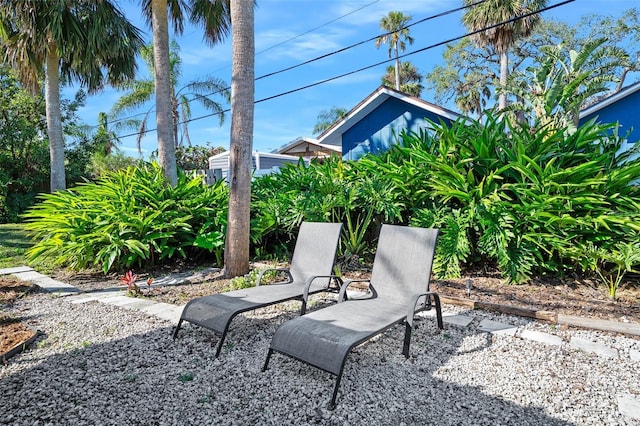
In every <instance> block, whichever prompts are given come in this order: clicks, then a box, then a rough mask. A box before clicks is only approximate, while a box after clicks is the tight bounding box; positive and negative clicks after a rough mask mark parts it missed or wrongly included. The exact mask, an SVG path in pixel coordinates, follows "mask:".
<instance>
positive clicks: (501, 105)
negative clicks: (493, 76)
mask: <svg viewBox="0 0 640 426" xmlns="http://www.w3.org/2000/svg"><path fill="white" fill-rule="evenodd" d="M508 77H509V53H508V52H507V51H506V50H505V51H504V52H501V53H500V87H501V88H502V89H504V88H505V87H507V78H508ZM506 107H507V94H506V92H505V91H504V90H502V91H501V92H500V95H499V97H498V109H500V110H503V109H505V108H506Z"/></svg>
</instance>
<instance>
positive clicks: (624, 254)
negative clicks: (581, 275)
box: [566, 241, 640, 299]
mask: <svg viewBox="0 0 640 426" xmlns="http://www.w3.org/2000/svg"><path fill="white" fill-rule="evenodd" d="M566 253H567V254H569V255H570V256H571V257H572V258H575V259H580V265H581V267H582V269H583V270H584V271H585V272H594V273H595V275H596V278H597V279H598V281H599V282H600V283H601V284H602V285H604V287H605V288H606V289H607V294H608V295H609V297H610V298H611V299H615V298H616V292H617V291H618V288H619V287H620V284H622V281H623V279H624V277H625V276H626V274H627V273H629V272H638V270H637V269H636V268H637V267H638V266H640V244H639V243H638V242H619V241H614V242H611V243H609V244H606V246H605V247H602V246H600V247H598V246H596V245H595V244H594V243H593V242H591V241H588V242H586V243H583V244H579V245H577V246H575V247H571V248H568V249H567V251H566Z"/></svg>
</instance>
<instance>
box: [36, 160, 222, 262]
mask: <svg viewBox="0 0 640 426" xmlns="http://www.w3.org/2000/svg"><path fill="white" fill-rule="evenodd" d="M41 199H42V202H41V203H40V204H38V205H36V206H34V207H33V208H32V209H31V210H29V211H28V212H27V213H26V214H25V218H26V219H27V220H28V224H27V228H28V229H29V230H30V231H31V232H32V233H33V234H34V237H35V240H36V241H37V242H36V243H35V245H34V246H33V247H32V248H31V249H30V250H29V251H28V253H27V256H28V257H29V258H30V259H35V258H40V257H46V258H51V259H53V260H54V261H55V262H56V263H57V264H59V265H67V266H70V267H72V268H74V269H81V268H87V267H101V268H102V270H103V271H104V272H105V273H107V272H108V271H109V270H111V269H113V268H123V267H125V268H129V267H131V266H132V265H137V266H139V267H148V266H151V265H153V264H155V263H157V262H158V261H162V260H165V259H171V258H174V257H176V256H181V257H187V255H188V254H190V255H191V256H199V255H201V254H202V252H203V251H204V249H208V250H209V251H213V250H216V249H219V248H220V247H219V245H218V244H217V243H216V240H217V239H221V238H222V237H221V236H222V235H223V234H224V229H225V225H226V211H227V206H228V190H227V187H226V185H224V184H223V183H218V184H216V185H213V186H204V185H203V184H202V180H201V179H200V178H193V179H188V178H187V177H186V176H185V175H184V174H180V175H179V178H178V184H177V185H176V186H175V187H173V186H171V185H168V184H167V182H166V180H165V178H164V176H163V174H162V170H161V169H160V167H159V166H158V165H157V164H151V165H147V166H141V167H129V168H126V169H123V170H119V171H115V172H108V173H106V174H105V175H104V176H103V177H101V178H100V179H99V180H98V181H97V182H96V183H84V184H80V185H78V186H77V187H74V188H72V189H69V190H67V191H62V192H57V193H54V194H46V195H42V196H41ZM207 239H208V240H209V241H208V244H205V243H203V240H207Z"/></svg>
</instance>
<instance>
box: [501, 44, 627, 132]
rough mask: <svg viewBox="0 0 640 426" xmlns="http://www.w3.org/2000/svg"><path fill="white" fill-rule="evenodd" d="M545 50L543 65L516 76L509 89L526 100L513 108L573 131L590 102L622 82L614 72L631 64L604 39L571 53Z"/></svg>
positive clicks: (558, 48)
mask: <svg viewBox="0 0 640 426" xmlns="http://www.w3.org/2000/svg"><path fill="white" fill-rule="evenodd" d="M542 50H543V52H544V53H545V56H543V57H542V58H540V61H541V62H540V63H535V64H534V65H532V66H531V67H529V68H527V72H526V73H515V74H513V75H512V79H511V82H510V84H509V85H508V88H507V90H508V91H511V92H513V93H515V94H516V95H517V96H518V98H519V99H521V100H522V103H519V104H516V105H513V107H512V108H513V109H515V110H524V111H525V113H527V114H526V115H528V117H529V119H530V121H531V120H534V119H535V120H536V122H537V123H538V125H539V126H548V125H550V126H554V127H556V128H558V127H568V128H569V130H570V131H575V129H576V128H577V126H578V121H579V119H580V115H579V114H580V110H581V109H582V108H583V106H584V105H585V103H586V102H587V100H589V99H591V98H593V97H594V96H597V95H599V94H602V93H604V92H606V91H607V90H608V85H609V83H612V82H617V81H618V77H616V75H615V72H614V71H615V70H616V69H617V68H619V67H621V66H624V64H625V63H628V62H629V60H628V57H627V56H626V53H625V52H624V51H623V50H622V49H619V48H617V47H615V46H611V45H609V44H608V43H607V40H606V39H604V38H599V39H595V40H590V41H588V42H587V43H586V44H585V45H584V46H582V48H581V49H580V50H579V51H575V50H569V51H567V50H566V49H564V46H563V45H562V44H560V45H556V46H547V47H546V48H543V49H542Z"/></svg>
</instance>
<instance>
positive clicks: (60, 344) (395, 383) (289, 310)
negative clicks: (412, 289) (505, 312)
mask: <svg viewBox="0 0 640 426" xmlns="http://www.w3.org/2000/svg"><path fill="white" fill-rule="evenodd" d="M297 306H298V305H297V304H283V305H278V306H275V307H272V308H268V309H263V310H260V311H257V312H255V313H254V314H251V315H244V316H239V317H238V318H236V320H234V322H233V324H232V328H231V331H230V332H229V335H228V337H227V345H226V346H225V349H224V350H223V353H222V354H221V356H220V358H219V359H214V358H213V353H214V351H213V349H214V348H213V346H214V345H215V343H216V337H215V336H214V335H213V334H211V333H210V332H207V331H205V330H202V329H200V328H198V327H195V326H190V325H189V324H187V325H185V326H184V328H183V330H181V332H180V336H179V337H178V339H177V340H175V341H174V340H172V338H171V331H172V326H171V324H170V323H168V322H166V321H163V320H160V319H156V318H153V317H150V316H147V315H145V314H143V313H140V312H136V311H130V310H125V309H122V308H118V307H114V306H109V305H104V304H100V303H97V302H90V303H85V304H72V303H70V302H69V301H66V300H65V299H64V298H60V297H58V298H56V297H52V296H51V295H49V294H45V293H37V294H34V295H32V296H31V297H29V298H27V299H25V300H22V301H20V302H18V303H16V305H15V306H14V307H13V311H12V313H13V314H14V315H22V316H25V317H27V318H28V322H29V323H30V324H31V325H32V326H34V327H36V328H38V329H39V330H40V331H41V332H42V336H41V337H40V338H39V339H38V341H37V342H36V343H35V344H34V346H33V347H32V348H31V349H30V350H28V351H26V352H24V353H22V354H20V355H17V356H16V357H14V358H12V359H11V360H10V361H9V364H8V365H7V366H3V367H0V424H1V425H67V424H73V425H98V424H99V425H137V424H141V425H142V424H144V425H249V424H259V425H286V424H291V425H294V424H295V425H305V424H327V425H359V424H368V425H402V424H405V425H413V424H427V423H432V424H438V425H463V424H464V425H536V426H538V425H569V424H575V425H602V424H606V425H632V424H636V423H634V420H631V419H629V418H627V417H624V416H623V415H622V414H620V413H619V411H618V407H617V395H619V394H631V395H634V396H635V397H638V395H639V394H640V365H639V363H638V362H637V361H636V362H633V361H631V358H630V357H629V353H630V352H629V351H630V350H634V351H637V350H640V341H639V340H636V339H632V338H627V337H623V336H620V335H613V334H607V333H600V332H590V331H589V332H588V331H584V330H582V331H575V333H579V335H580V336H581V337H586V338H589V339H592V340H593V341H599V342H606V344H607V345H609V346H611V347H613V348H616V349H617V350H618V351H619V353H620V358H619V359H610V358H606V357H604V356H598V355H595V354H592V353H587V352H582V351H578V350H574V349H570V348H569V347H568V346H567V345H561V346H552V345H545V344H542V343H536V342H533V341H528V340H524V339H519V338H517V337H516V338H514V337H510V336H494V335H490V334H487V333H483V332H479V331H477V330H476V327H475V326H476V325H477V323H478V322H479V321H480V320H482V319H483V318H489V319H492V320H496V321H501V322H505V323H509V324H514V325H518V326H522V327H526V328H531V329H535V330H543V331H547V332H552V331H554V330H553V329H552V326H547V325H541V324H540V323H534V322H529V321H528V320H526V319H523V318H518V317H510V316H502V315H496V314H492V313H488V312H480V311H471V312H469V311H464V310H462V309H461V308H455V307H447V310H448V311H450V312H464V313H465V314H466V315H471V316H473V317H474V318H475V319H474V323H472V325H471V326H469V327H466V328H462V327H456V326H453V325H446V326H445V330H444V331H443V332H438V330H437V329H436V327H435V325H434V322H435V321H434V320H433V319H430V318H426V319H423V320H422V321H420V322H419V324H420V326H419V329H418V330H417V331H416V332H415V334H414V338H413V341H412V347H411V358H410V359H409V360H406V359H405V358H404V357H403V356H402V353H401V349H402V348H401V347H402V338H403V333H404V328H403V327H395V328H393V329H391V330H389V331H387V332H386V333H384V334H382V335H381V336H379V337H378V338H376V339H375V340H373V341H370V342H368V343H366V344H364V345H362V346H360V347H358V348H356V349H355V350H354V351H353V353H352V354H351V355H350V356H349V358H348V359H347V365H346V368H345V372H344V376H343V379H342V384H341V387H340V392H339V394H338V405H337V408H336V409H335V410H333V411H330V410H328V409H327V408H326V407H327V402H328V401H329V399H330V397H331V392H332V389H333V383H334V377H333V376H331V375H330V374H328V373H325V372H322V371H319V370H317V369H315V368H313V367H310V366H307V365H305V364H302V363H300V362H297V361H294V360H291V359H289V358H286V357H283V356H281V355H277V354H276V355H274V356H273V357H272V359H271V362H270V368H269V370H268V371H266V372H264V373H263V372H261V371H260V370H261V367H262V364H263V362H264V358H265V355H266V350H267V348H268V345H269V339H270V336H271V335H272V334H273V333H274V331H275V329H276V327H277V326H278V324H280V323H281V322H283V321H285V320H286V319H288V318H292V317H293V316H295V315H296V312H297ZM570 332H572V331H563V333H570Z"/></svg>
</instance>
